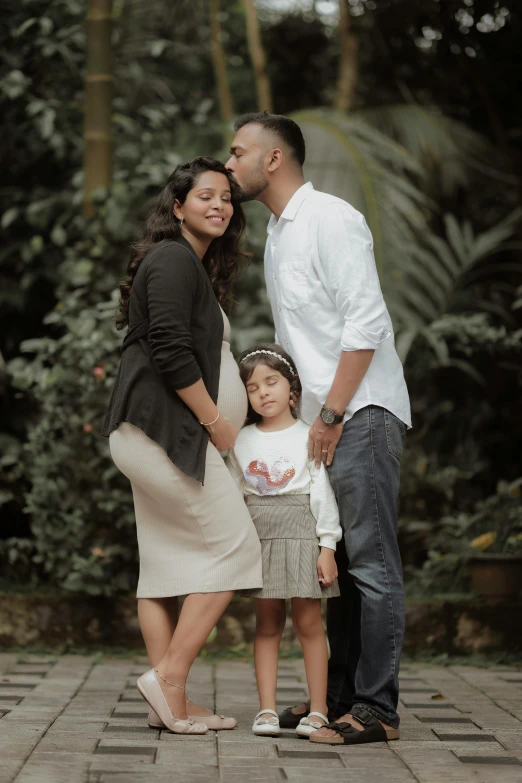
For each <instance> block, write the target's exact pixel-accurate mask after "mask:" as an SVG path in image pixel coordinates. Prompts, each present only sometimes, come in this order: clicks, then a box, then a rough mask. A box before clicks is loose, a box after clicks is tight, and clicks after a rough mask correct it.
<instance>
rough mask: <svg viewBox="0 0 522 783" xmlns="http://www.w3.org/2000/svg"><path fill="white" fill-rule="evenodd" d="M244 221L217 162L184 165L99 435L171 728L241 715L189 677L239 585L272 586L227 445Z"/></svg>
mask: <svg viewBox="0 0 522 783" xmlns="http://www.w3.org/2000/svg"><path fill="white" fill-rule="evenodd" d="M244 225H245V221H244V216H243V213H242V210H241V208H240V207H239V206H238V205H237V204H236V203H235V200H234V185H233V183H232V181H231V180H230V179H229V175H228V172H227V171H226V169H225V168H224V166H223V165H222V164H221V163H219V162H218V161H216V160H213V159H211V158H195V159H194V160H192V161H191V162H190V163H187V164H184V165H182V166H178V167H177V168H176V169H175V170H174V172H173V174H172V175H171V177H170V178H169V180H168V182H167V184H166V186H165V188H164V190H163V191H162V193H161V194H160V196H159V198H158V200H157V202H156V205H155V207H154V208H153V210H152V212H151V214H150V216H149V218H148V221H147V225H146V229H145V235H144V237H143V239H142V241H141V242H140V243H138V244H137V245H136V246H135V251H134V255H133V257H132V259H131V262H130V264H129V269H128V273H129V275H128V277H127V280H126V281H125V282H124V283H123V284H122V285H121V303H120V313H119V315H118V317H117V319H116V320H117V325H118V326H119V327H120V328H122V327H124V326H126V325H129V331H128V334H127V336H126V338H125V340H124V342H123V346H122V359H121V364H120V368H119V371H118V375H117V378H116V383H115V387H114V390H113V394H112V397H111V401H110V404H109V410H108V412H107V416H106V419H105V424H104V429H103V434H104V435H110V449H111V454H112V457H113V459H114V462H115V464H116V465H117V467H118V468H119V469H120V470H121V471H122V473H124V475H125V476H127V477H128V478H129V479H130V481H131V485H132V491H133V497H134V508H135V513H136V524H137V533H138V546H139V553H140V577H139V582H138V590H137V596H138V616H139V622H140V627H141V630H142V633H143V638H144V640H145V644H146V647H147V653H148V656H149V660H150V663H151V665H152V666H153V667H154V668H153V669H151V670H150V671H149V672H147V673H146V674H145V675H143V676H142V677H140V679H139V680H138V688H139V690H140V692H141V693H142V695H143V696H144V697H145V698H146V699H147V701H148V702H149V704H150V706H151V708H152V712H151V715H149V723H151V724H152V725H155V726H161V725H163V724H164V725H165V726H167V728H169V729H170V730H171V731H173V732H175V733H191V734H193V733H205V732H206V731H207V730H208V728H214V729H218V728H233V727H234V726H235V725H236V722H235V721H234V720H233V719H223V718H222V717H219V716H214V715H212V714H211V713H209V712H208V711H207V710H205V709H203V708H202V707H198V705H195V704H193V703H192V702H190V700H188V699H186V695H185V682H186V679H187V676H188V673H189V670H190V667H191V665H192V663H193V661H194V659H195V658H196V656H197V654H198V653H199V651H200V649H201V647H202V646H203V644H204V642H205V640H206V639H207V637H208V635H209V633H210V631H211V630H212V628H213V627H214V626H215V624H216V623H217V621H218V620H219V618H220V616H221V615H222V613H223V611H224V610H225V609H226V607H227V605H228V603H229V601H230V600H231V598H232V595H233V592H234V591H235V590H238V589H249V588H256V587H260V586H261V585H262V578H261V550H260V543H259V539H258V537H257V534H256V531H255V528H254V526H253V523H252V520H251V518H250V515H249V513H248V511H247V508H246V506H245V504H244V502H243V499H242V497H241V495H240V494H239V491H238V490H237V488H236V486H235V484H234V481H233V479H232V477H231V476H230V474H229V472H228V470H227V468H226V466H225V464H224V462H223V459H222V458H221V456H220V454H219V452H220V451H226V450H227V449H229V448H231V447H232V446H233V445H234V442H235V439H236V435H237V431H238V429H239V427H240V426H241V425H242V424H243V422H244V419H245V416H246V411H247V399H246V393H245V390H244V387H243V384H242V382H241V380H240V378H239V372H238V368H237V365H236V363H235V362H234V360H233V357H232V354H231V353H230V348H229V344H228V340H229V325H228V320H227V317H226V315H225V313H224V310H226V309H227V308H228V306H229V305H230V303H231V301H232V292H231V287H232V284H233V282H234V281H235V279H236V277H237V275H238V273H239V263H240V261H241V259H242V255H243V254H242V253H241V251H240V249H239V239H240V237H241V234H242V232H243V230H244ZM178 595H187V597H186V599H185V601H184V603H183V608H182V610H181V612H180V614H179V619H178V612H177V596H178ZM187 702H188V706H187ZM154 712H155V713H156V714H154ZM194 720H197V722H194Z"/></svg>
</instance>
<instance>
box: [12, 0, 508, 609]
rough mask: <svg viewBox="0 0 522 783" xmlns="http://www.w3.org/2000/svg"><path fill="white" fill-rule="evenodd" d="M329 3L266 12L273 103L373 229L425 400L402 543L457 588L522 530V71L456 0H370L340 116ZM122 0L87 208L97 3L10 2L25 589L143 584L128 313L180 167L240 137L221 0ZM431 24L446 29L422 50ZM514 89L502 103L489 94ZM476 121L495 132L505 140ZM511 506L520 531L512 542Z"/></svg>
mask: <svg viewBox="0 0 522 783" xmlns="http://www.w3.org/2000/svg"><path fill="white" fill-rule="evenodd" d="M487 3H489V4H490V5H492V3H493V0H487ZM510 4H511V0H507V3H506V8H507V7H508V6H510ZM309 5H310V10H309V11H307V12H304V11H303V12H302V13H301V11H299V12H295V13H294V12H292V13H287V12H285V11H276V10H272V11H270V10H268V9H266V8H265V10H264V11H263V13H262V14H261V21H262V26H263V36H264V41H265V45H266V49H267V54H268V64H269V68H270V69H271V75H272V83H273V87H274V93H275V99H276V106H277V110H278V111H282V112H285V113H286V112H289V111H300V112H301V113H300V114H299V115H297V119H298V120H299V121H301V122H302V124H303V125H304V126H305V127H306V126H309V127H311V128H312V136H313V140H312V143H311V144H310V145H309V163H310V166H311V168H310V170H309V171H310V174H311V177H312V179H313V180H314V184H315V185H316V187H318V188H320V189H324V190H328V191H331V192H334V193H337V194H338V195H341V196H343V197H345V198H347V200H349V201H351V202H352V203H353V204H354V205H355V206H356V207H357V208H359V209H361V210H362V211H363V212H364V213H365V214H366V216H367V219H368V222H369V223H370V226H371V228H372V231H373V234H374V239H375V248H376V255H377V260H378V264H379V270H380V275H381V280H382V285H383V289H384V291H385V296H386V300H387V302H388V305H389V308H390V311H391V312H392V317H393V320H394V324H395V327H396V332H397V336H398V348H399V351H400V353H401V356H402V358H403V359H404V360H405V371H406V377H407V381H408V385H409V388H410V392H411V397H412V403H413V417H414V430H413V431H412V433H409V435H408V438H407V448H406V451H405V455H404V458H403V482H402V497H401V507H402V521H401V537H402V543H403V545H404V546H403V551H404V552H405V555H406V561H407V566H408V571H410V570H411V569H413V573H414V582H413V583H414V584H415V585H416V588H417V589H424V590H426V591H429V592H433V589H434V587H438V588H439V589H442V588H444V587H445V588H447V589H448V590H449V589H452V590H453V589H456V587H459V586H460V587H463V586H465V584H466V575H465V566H464V565H463V563H465V558H464V555H465V554H466V553H467V552H468V550H469V541H471V540H473V538H472V534H473V535H474V534H475V533H476V535H474V538H477V537H478V536H479V535H481V534H484V533H488V532H491V530H490V528H489V527H488V525H489V524H490V523H491V525H493V526H495V530H496V531H497V537H496V538H495V542H494V543H493V544H492V546H493V545H494V546H500V541H501V540H502V541H504V543H503V544H502V546H508V548H511V549H513V547H518V546H519V544H518V541H519V539H518V538H517V536H518V535H519V533H518V532H516V531H517V529H518V528H517V525H518V523H519V522H518V520H519V517H518V516H517V515H518V513H519V512H518V511H517V502H518V501H517V499H516V498H515V497H513V496H512V495H510V494H509V492H508V493H507V495H506V492H504V491H503V490H502V489H501V490H499V494H493V493H494V491H495V486H496V485H497V484H498V482H499V479H501V478H503V479H504V480H505V483H506V486H507V485H509V486H513V482H515V481H516V480H517V476H518V473H519V471H518V469H517V463H516V460H514V459H513V456H512V454H511V453H510V450H509V447H508V446H507V445H506V441H508V440H509V439H513V441H514V442H515V443H516V442H518V441H519V440H520V439H521V438H522V420H521V418H520V415H519V398H520V391H521V389H520V386H521V379H522V364H521V356H522V350H521V339H522V335H521V328H522V321H521V318H522V286H521V261H520V244H519V238H518V237H517V234H518V235H520V222H519V213H517V211H516V201H517V191H516V187H515V180H514V177H513V175H512V173H511V172H510V171H509V172H507V173H506V171H502V170H501V169H502V167H505V160H506V157H505V156H509V155H510V146H509V145H510V144H515V143H516V140H517V139H518V138H519V135H518V136H517V131H516V128H517V127H518V126H516V122H518V117H515V112H516V101H515V102H513V101H512V95H513V94H514V86H513V85H514V83H515V80H514V78H513V79H512V81H511V83H510V82H509V79H508V78H506V79H503V80H500V83H499V82H498V80H497V79H495V78H494V76H495V74H494V69H492V72H491V74H490V73H489V72H488V73H486V72H485V71H484V69H483V67H482V64H481V61H480V58H479V57H477V58H476V60H472V59H471V58H470V57H468V55H464V54H462V49H461V44H462V41H463V40H464V34H463V33H462V30H461V29H460V27H459V25H458V24H456V22H455V8H454V7H453V4H450V5H451V8H450V7H449V6H448V8H446V7H444V8H440V9H437V14H436V15H435V16H436V18H435V17H433V15H432V8H431V7H432V6H433V3H428V2H424V0H423V1H422V2H420V3H419V2H413V0H407V2H405V3H403V4H402V6H403V8H402V6H401V8H402V13H401V15H399V16H397V15H396V14H395V13H394V11H393V8H392V7H391V6H390V4H389V3H378V4H375V3H374V4H373V5H374V6H376V7H375V9H374V10H373V11H372V10H371V9H370V8H368V7H367V4H366V3H364V2H361V3H360V4H358V5H357V6H356V4H352V6H353V9H354V14H355V11H356V9H357V14H359V16H354V30H355V31H356V33H357V34H358V35H359V36H360V43H361V45H360V57H361V63H360V64H361V68H360V75H359V76H360V80H359V85H358V96H359V103H360V105H359V107H358V108H357V111H356V112H354V113H353V114H351V115H349V116H343V115H339V114H337V113H335V112H332V111H330V110H329V109H327V108H325V106H327V104H328V103H329V101H330V100H331V98H332V96H333V92H334V89H335V78H336V68H337V55H338V51H337V46H338V43H337V36H336V35H335V29H334V28H333V27H332V19H330V20H329V21H326V22H325V20H324V18H323V17H321V16H320V14H319V12H318V11H317V10H316V8H318V7H319V6H320V4H314V8H313V9H312V4H309ZM438 5H441V4H438ZM112 7H113V22H114V29H113V33H114V34H113V43H114V51H115V63H114V76H115V80H114V86H115V95H114V102H113V108H114V113H113V120H114V138H115V160H114V177H113V187H112V188H111V192H110V194H107V193H99V194H97V196H96V200H97V203H98V205H99V214H98V217H97V219H96V220H93V221H92V222H90V223H86V222H85V221H84V220H83V219H82V218H81V217H80V216H79V212H80V207H81V200H82V193H81V188H82V173H81V169H82V156H83V99H84V96H83V75H84V74H83V68H84V47H85V30H84V14H85V3H82V2H78V0H45V2H41V0H22V1H21V2H18V3H11V4H10V14H9V21H8V23H7V24H6V25H4V26H3V27H2V29H1V30H0V52H1V53H2V62H3V66H2V70H1V71H0V109H1V111H2V117H3V120H4V127H5V133H4V136H3V139H2V142H3V144H2V148H1V150H0V166H1V168H2V173H3V178H2V186H1V187H0V224H1V226H2V230H3V232H4V234H5V241H4V243H3V246H2V250H1V251H0V402H1V403H2V406H3V410H4V411H5V412H6V416H5V421H4V423H3V424H2V427H1V431H0V512H2V520H4V522H3V530H2V535H3V540H2V541H1V543H0V556H1V559H2V567H3V571H4V575H5V576H6V577H7V578H8V579H9V580H10V582H11V583H12V584H17V585H19V586H21V585H23V586H24V587H26V588H27V587H30V586H38V587H39V588H40V589H43V588H44V587H49V588H52V587H58V588H65V589H68V590H73V591H80V592H82V591H84V592H90V593H91V594H112V593H116V592H118V591H126V590H128V589H130V588H132V586H133V584H134V582H135V580H136V574H137V568H136V545H135V530H134V524H133V513H132V499H131V494H130V488H129V485H128V482H127V480H126V479H125V478H124V477H122V476H121V475H120V474H119V473H118V472H117V470H116V469H115V467H114V466H113V464H112V461H111V459H110V456H109V451H108V443H107V442H106V440H105V439H103V438H101V437H100V436H99V435H98V432H99V429H100V426H101V420H102V418H103V414H104V411H105V407H106V404H107V400H108V395H109V392H110V388H111V385H112V382H113V378H114V373H115V370H116V366H117V363H118V346H119V343H120V341H121V335H118V334H117V333H116V331H115V329H114V327H113V323H112V320H111V318H112V313H113V312H114V310H115V309H116V303H117V297H116V294H115V289H116V285H117V280H118V279H119V278H120V277H121V276H122V274H123V271H124V267H125V264H126V261H127V258H128V255H129V245H130V244H131V242H132V241H134V240H135V239H136V238H137V237H138V236H139V232H140V228H141V225H142V221H143V218H144V216H145V214H146V211H147V209H148V206H149V204H150V200H151V198H152V197H153V196H154V195H155V194H156V193H157V191H158V189H159V188H160V187H161V185H162V184H163V182H164V181H165V179H166V177H167V176H168V174H169V173H170V171H171V170H172V168H173V167H174V165H175V164H176V163H178V162H179V161H181V160H185V159H187V158H189V157H191V156H192V155H195V154H201V153H205V154H212V152H213V151H215V150H218V149H220V146H221V145H222V143H223V135H224V134H223V130H224V129H223V128H222V125H221V122H220V120H219V116H218V114H219V112H218V107H217V102H216V99H215V89H214V88H215V85H214V76H213V72H212V61H211V55H210V48H209V36H210V30H209V18H208V3H207V0H180V2H177V3H175V4H172V3H168V2H166V0H159V2H157V3H156V4H153V5H150V4H149V5H148V6H147V5H144V4H143V3H142V2H141V1H140V0H114V3H113V6H112ZM430 9H431V10H430ZM486 10H487V9H486ZM486 10H485V12H486ZM490 10H491V9H490ZM495 13H496V12H495ZM470 14H471V12H470ZM495 18H496V17H495ZM405 19H406V20H407V22H408V23H407V24H405V23H404V20H405ZM383 20H385V26H384V27H383V26H382V25H383V24H384V22H383ZM426 20H429V23H430V24H431V25H432V26H433V29H434V30H435V29H437V30H438V26H440V27H441V29H443V31H444V34H443V40H442V42H441V41H440V39H439V38H435V39H433V40H432V41H431V43H430V44H429V47H427V46H424V45H423V46H422V47H421V46H420V45H419V40H420V39H423V36H424V32H423V31H424V29H428V28H427V27H426V25H427V24H428V22H427V21H426ZM221 23H222V27H223V38H224V44H225V50H226V54H227V59H228V62H227V72H228V75H229V78H230V83H231V87H232V92H233V96H234V103H235V108H236V110H237V111H238V112H242V111H249V110H252V109H254V108H255V107H254V106H253V105H252V96H253V94H254V79H253V75H252V72H251V68H250V59H249V55H248V51H247V45H246V36H245V28H244V15H243V9H242V3H240V2H234V3H230V4H226V8H225V7H224V4H223V9H222V14H221ZM507 28H508V25H507V24H506V30H505V31H504V32H500V33H498V34H497V33H494V34H491V35H487V36H486V35H482V34H479V33H478V32H476V30H475V28H473V29H472V30H469V31H468V30H466V36H467V37H466V41H467V45H468V46H470V45H471V44H470V43H469V42H470V41H472V46H473V47H474V51H477V52H480V51H481V49H484V50H486V49H487V50H488V51H489V52H490V53H495V52H500V51H502V45H503V44H502V45H500V44H499V42H498V41H499V40H500V39H501V40H502V41H503V42H506V41H508V42H509V38H508V37H507V32H508V30H507ZM430 29H431V28H430ZM513 29H514V28H513ZM468 32H469V35H468ZM392 39H393V46H392V47H391V48H389V49H388V45H387V44H386V45H384V43H383V42H385V41H391V40H392ZM426 40H428V39H426ZM292 42H299V46H296V45H294V44H293V43H292ZM444 47H445V48H444ZM450 47H451V48H450ZM455 47H457V49H459V51H460V52H461V54H459V55H457V54H455V51H456V50H455ZM488 47H489V48H488ZM514 50H515V47H513V51H514ZM450 53H451V54H450ZM493 59H494V61H496V62H498V57H497V58H496V60H495V58H493ZM450 61H451V68H452V69H453V70H452V71H451V74H452V76H451V77H449V76H447V73H446V69H447V68H449V67H450V66H449V65H448V63H449V62H450ZM441 63H442V64H443V66H444V67H440V66H441ZM434 65H436V67H434ZM474 68H476V70H473V69H474ZM462 69H463V70H462ZM471 73H473V74H474V75H472V76H470V74H471ZM307 74H313V78H312V77H310V75H307ZM441 74H442V78H441ZM311 78H312V80H313V84H312V83H311V81H310V79H311ZM406 82H407V84H406ZM475 85H477V87H478V88H480V89H477V96H478V97H477V96H475V95H474V94H472V91H473V89H474V86H475ZM499 90H501V91H503V94H505V95H506V96H507V97H508V100H507V101H506V103H505V105H504V106H499V105H498V104H497V105H495V103H494V101H493V98H496V96H497V94H498V91H499ZM461 95H464V98H462V99H461ZM437 96H438V97H437ZM448 96H450V97H448ZM437 103H438V104H439V105H441V106H444V107H445V110H447V108H448V107H449V108H450V111H451V107H452V106H453V107H456V108H455V110H454V111H453V114H454V116H455V117H458V119H459V120H460V121H456V120H455V119H452V118H451V117H447V116H444V115H443V114H442V113H441V112H440V111H439V110H437V109H436V108H434V107H435V106H436V105H437ZM318 107H321V108H318ZM484 107H485V110H484ZM305 110H306V111H305ZM310 110H311V111H310ZM515 119H516V122H515ZM503 121H505V127H503V126H502V122H503ZM489 125H491V128H490V127H489ZM477 128H480V130H481V131H482V132H489V131H490V130H491V132H492V141H493V146H492V145H491V144H488V143H486V142H485V141H484V140H483V137H482V136H480V135H478V134H477V133H476V129H477ZM510 128H511V130H509V129H510ZM316 142H317V147H316V148H315V149H314V144H315V143H316ZM224 154H225V153H224V151H222V154H221V156H220V157H224ZM502 156H504V157H502ZM511 157H512V158H513V159H514V160H516V156H515V155H511ZM341 191H342V192H341ZM246 212H247V218H248V238H249V245H250V248H251V249H252V250H253V252H254V258H253V260H252V263H251V265H250V267H249V268H248V270H247V272H246V274H245V275H244V276H243V278H242V280H241V283H240V286H239V288H238V291H237V299H238V302H237V307H236V310H235V312H234V313H233V314H232V326H233V338H234V341H235V348H236V349H238V350H241V349H243V348H245V347H247V346H248V345H250V344H251V343H253V342H255V341H258V340H267V339H272V336H273V326H272V321H271V316H270V309H269V306H268V302H267V299H266V293H265V288H264V280H263V268H262V263H261V262H260V259H261V258H262V253H263V246H264V241H265V236H266V235H265V225H266V219H267V217H268V216H267V213H266V210H265V208H264V207H262V206H260V205H259V204H248V205H246ZM20 346H21V347H20ZM2 357H3V358H2ZM3 359H5V363H7V366H8V373H9V378H8V377H7V375H6V371H5V363H4V361H3ZM8 380H9V382H10V385H9V383H8ZM499 486H500V487H501V488H502V486H503V485H499ZM515 486H516V485H515ZM488 496H490V497H489V499H488V500H486V501H484V498H485V497H486V498H488ZM22 509H25V513H24V514H22ZM441 520H443V521H442V522H441ZM506 520H508V521H509V526H511V527H510V530H512V531H514V532H512V533H510V534H509V535H508V536H507V537H504V534H503V533H502V532H501V531H503V530H504V529H505V524H506ZM482 523H484V525H485V526H486V527H484V528H483V527H481V525H482ZM479 531H480V532H479ZM513 536H514V539H513ZM508 542H509V543H508ZM426 553H428V563H427V565H426V567H425V568H424V569H422V568H421V567H422V563H423V562H424V560H425V559H426ZM441 555H445V556H444V557H441Z"/></svg>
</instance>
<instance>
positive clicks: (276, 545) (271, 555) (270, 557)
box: [246, 495, 340, 598]
mask: <svg viewBox="0 0 522 783" xmlns="http://www.w3.org/2000/svg"><path fill="white" fill-rule="evenodd" d="M246 502H247V506H248V510H249V511H250V514H251V516H252V519H253V521H254V525H255V527H256V530H257V534H258V536H259V538H260V540H261V550H262V559H263V588H262V589H261V590H252V591H249V592H248V595H250V596H251V597H252V598H335V597H337V596H339V595H340V592H339V585H338V583H337V579H336V580H335V582H333V584H331V585H329V586H328V587H323V586H322V585H321V583H320V582H319V577H318V575H317V558H318V557H319V554H320V552H321V549H320V547H319V539H318V538H317V533H316V532H315V529H316V521H315V518H314V516H313V514H312V512H311V511H310V496H309V495H263V496H258V495H247V498H246Z"/></svg>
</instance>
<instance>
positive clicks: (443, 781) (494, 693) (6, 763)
mask: <svg viewBox="0 0 522 783" xmlns="http://www.w3.org/2000/svg"><path fill="white" fill-rule="evenodd" d="M145 668H147V665H146V661H145V660H144V659H136V660H134V661H133V660H130V659H110V658H104V659H103V660H102V661H99V660H98V659H97V658H96V657H95V656H92V657H89V656H76V655H75V656H73V655H63V656H56V657H52V656H49V657H47V656H45V657H37V656H25V657H20V656H18V655H13V654H3V655H0V673H1V674H0V783H62V781H63V783H167V781H168V783H178V781H179V783H181V781H183V783H257V781H259V783H261V782H263V783H264V782H265V781H268V782H269V783H270V782H271V781H285V780H287V781H312V780H314V781H316V780H320V781H321V783H376V782H377V783H378V781H379V780H380V779H381V778H382V779H386V781H387V783H415V781H417V782H418V783H490V781H491V783H493V781H495V783H496V781H498V780H499V779H502V782H503V783H522V669H520V670H519V669H516V668H508V667H499V668H493V669H492V668H490V669H479V668H475V667H467V666H449V667H440V666H426V665H424V664H416V665H415V664H412V665H409V666H405V667H403V671H402V675H401V708H400V709H401V718H402V723H401V739H400V740H399V741H397V742H391V743H378V744H374V745H367V746H358V747H352V748H350V747H343V746H317V745H311V744H310V743H309V742H307V741H306V740H300V739H298V738H297V737H296V735H295V733H294V732H291V731H283V732H282V733H281V736H280V737H279V738H278V739H268V738H261V737H254V736H253V735H252V734H251V733H250V725H251V722H252V718H253V716H254V715H255V713H256V712H257V697H256V688H255V677H254V671H253V668H252V666H250V664H247V663H242V662H224V663H219V664H217V665H210V664H208V663H204V662H198V663H197V664H196V665H195V667H194V670H193V673H192V675H191V680H190V682H189V692H190V695H191V697H192V698H193V699H194V700H195V701H199V702H201V703H203V704H205V705H207V706H213V707H214V708H215V709H216V711H217V712H219V713H226V714H229V715H234V716H235V717H236V718H237V719H238V721H239V726H238V728H237V729H235V730H234V731H228V732H227V731H224V732H209V733H208V734H206V735H204V736H199V737H183V736H179V735H174V734H170V733H169V732H166V731H157V730H152V729H149V728H148V727H147V724H146V721H145V718H146V714H147V706H146V704H145V703H144V702H143V700H142V699H141V698H140V696H139V694H138V692H137V690H136V688H135V685H134V683H135V680H136V677H137V676H139V674H141V673H142V672H143V671H144V670H145ZM305 695H306V685H305V678H304V667H303V664H302V662H301V661H295V662H289V661H283V662H282V663H281V665H280V671H279V689H278V701H279V705H280V707H286V706H288V705H289V704H293V703H296V702H298V701H300V700H302V699H303V698H304V696H305Z"/></svg>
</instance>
